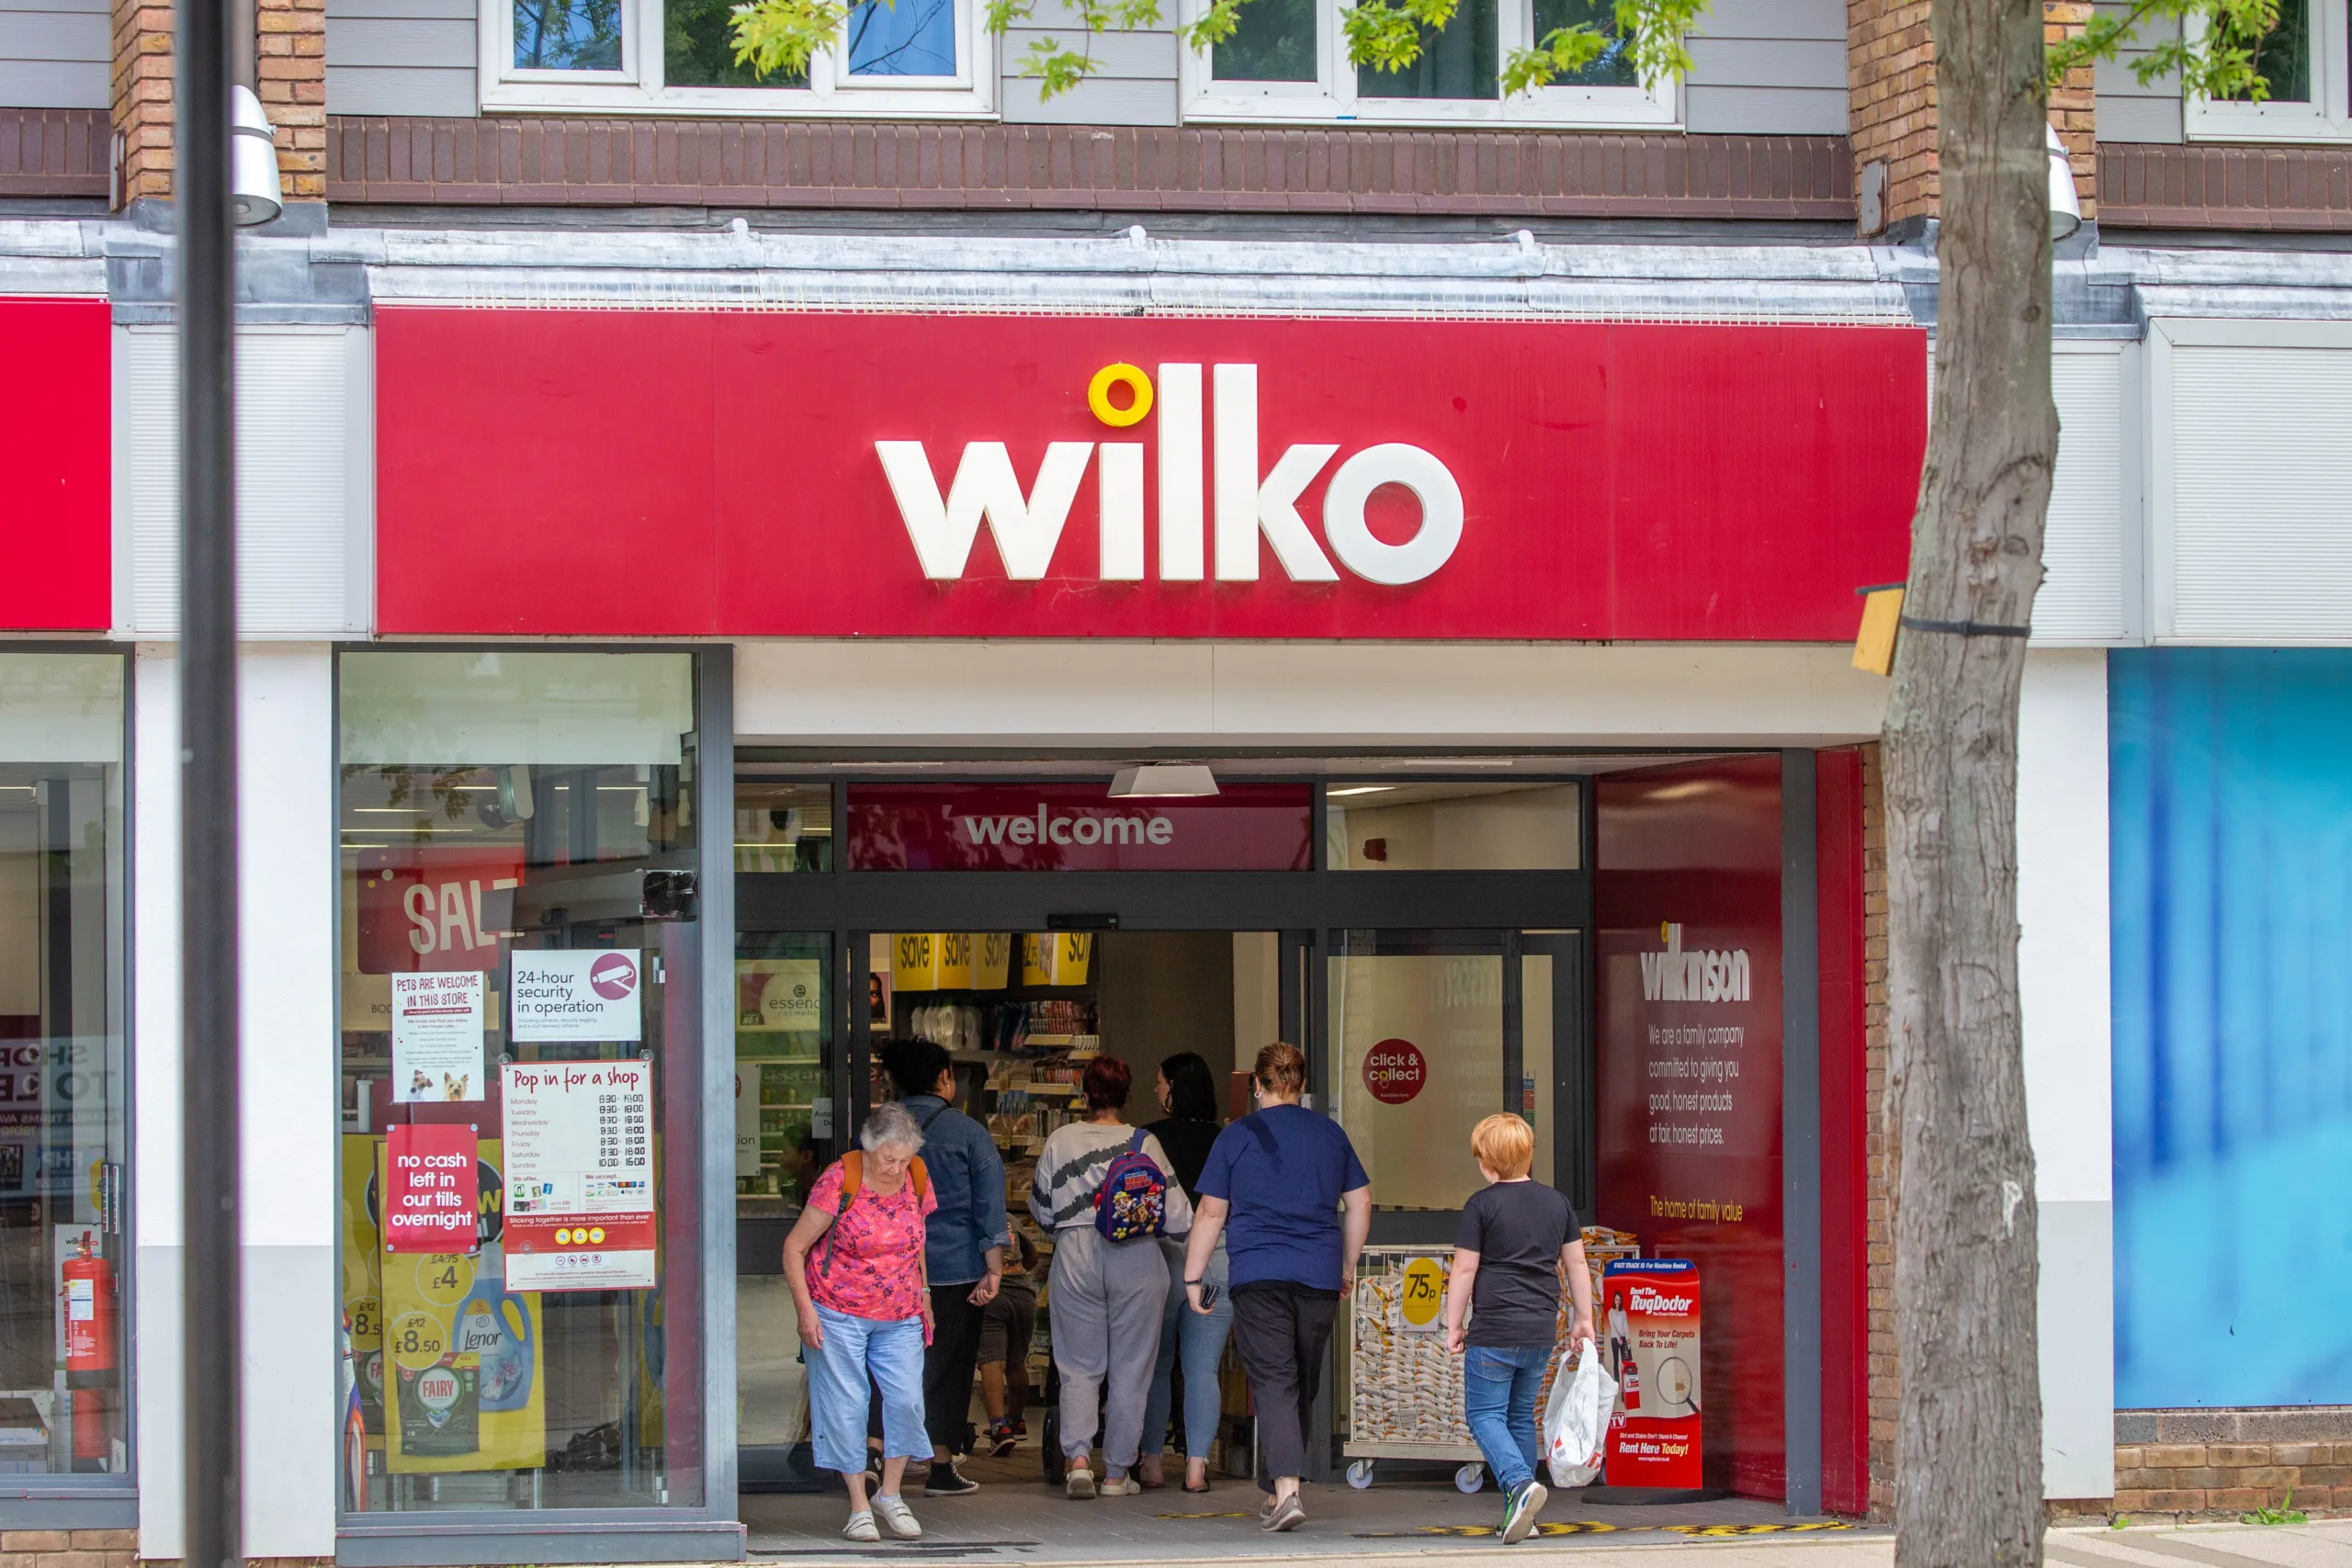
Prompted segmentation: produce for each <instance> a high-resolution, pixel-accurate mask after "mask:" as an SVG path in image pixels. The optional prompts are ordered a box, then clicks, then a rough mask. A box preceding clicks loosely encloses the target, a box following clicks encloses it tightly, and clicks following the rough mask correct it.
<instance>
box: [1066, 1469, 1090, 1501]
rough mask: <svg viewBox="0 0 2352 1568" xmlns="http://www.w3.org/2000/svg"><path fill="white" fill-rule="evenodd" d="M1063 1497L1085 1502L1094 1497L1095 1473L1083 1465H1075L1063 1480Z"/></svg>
mask: <svg viewBox="0 0 2352 1568" xmlns="http://www.w3.org/2000/svg"><path fill="white" fill-rule="evenodd" d="M1062 1495H1064V1496H1065V1497H1069V1498H1071V1499H1074V1500H1076V1501H1079V1502H1084V1501H1085V1500H1086V1499H1088V1498H1090V1497H1091V1496H1093V1495H1094V1472H1092V1471H1091V1470H1089V1469H1087V1468H1086V1466H1084V1465H1082V1464H1073V1465H1071V1466H1070V1467H1069V1474H1068V1475H1067V1476H1065V1477H1063V1479H1062Z"/></svg>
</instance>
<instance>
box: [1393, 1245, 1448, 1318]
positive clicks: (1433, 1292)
mask: <svg viewBox="0 0 2352 1568" xmlns="http://www.w3.org/2000/svg"><path fill="white" fill-rule="evenodd" d="M1445 1280H1446V1269H1445V1260H1444V1259H1443V1258H1408V1259H1407V1260H1406V1262H1405V1288H1404V1289H1403V1290H1402V1291H1400V1292H1397V1315H1399V1316H1400V1317H1402V1318H1403V1319H1404V1320H1405V1321H1404V1323H1403V1325H1401V1326H1402V1327H1403V1328H1404V1330H1405V1332H1406V1333H1408V1334H1432V1333H1435V1332H1436V1331H1437V1330H1438V1329H1440V1328H1442V1327H1444V1326H1445Z"/></svg>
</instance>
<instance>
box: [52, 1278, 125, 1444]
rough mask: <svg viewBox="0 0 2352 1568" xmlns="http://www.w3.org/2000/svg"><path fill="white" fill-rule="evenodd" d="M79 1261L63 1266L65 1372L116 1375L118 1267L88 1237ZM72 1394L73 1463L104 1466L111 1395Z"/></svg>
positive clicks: (78, 1391)
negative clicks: (115, 1278) (116, 1271)
mask: <svg viewBox="0 0 2352 1568" xmlns="http://www.w3.org/2000/svg"><path fill="white" fill-rule="evenodd" d="M77 1245H78V1246H79V1247H80V1248H81V1252H80V1254H79V1256H77V1257H74V1258H67V1259H66V1260H65V1263H64V1268H63V1272H64V1275H65V1370H66V1371H67V1372H68V1373H69V1374H72V1373H77V1372H79V1373H89V1372H110V1371H114V1369H115V1317H116V1311H117V1306H116V1302H115V1288H114V1265H113V1264H112V1263H109V1262H107V1259H106V1258H103V1257H102V1256H100V1255H99V1254H98V1253H97V1251H96V1247H95V1243H94V1240H93V1235H92V1233H91V1232H89V1231H84V1232H83V1233H82V1235H81V1239H80V1241H79V1243H78V1244H77ZM73 1393H74V1458H75V1459H77V1460H105V1459H106V1458H107V1457H108V1454H109V1450H110V1444H109V1441H108V1439H109V1438H110V1437H111V1434H110V1433H109V1431H108V1430H107V1427H108V1426H109V1422H108V1419H107V1416H108V1411H107V1404H108V1403H109V1401H108V1399H107V1393H106V1391H105V1390H104V1389H100V1388H88V1387H83V1388H76V1389H74V1391H73Z"/></svg>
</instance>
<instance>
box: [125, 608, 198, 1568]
mask: <svg viewBox="0 0 2352 1568" xmlns="http://www.w3.org/2000/svg"><path fill="white" fill-rule="evenodd" d="M178 680H179V661H178V660H177V659H176V658H175V657H174V649H173V647H172V645H171V644H169V643H141V644H140V645H139V649H138V657H137V658H136V659H134V660H132V661H131V688H130V703H131V709H130V714H131V717H130V723H131V747H132V759H131V795H130V818H131V840H130V843H131V864H130V929H131V942H132V944H133V951H134V952H135V953H137V955H138V956H137V962H136V963H134V964H132V965H131V976H132V981H131V984H132V990H131V998H130V1008H131V1035H130V1038H131V1049H132V1053H133V1055H132V1067H131V1080H130V1081H131V1093H132V1096H133V1100H134V1104H135V1107H136V1112H137V1114H136V1115H135V1117H134V1119H133V1122H132V1130H133V1134H134V1138H135V1145H134V1152H133V1155H132V1158H131V1163H130V1180H131V1193H132V1202H133V1204H134V1209H133V1213H132V1215H131V1220H132V1224H133V1225H134V1226H135V1234H134V1240H135V1243H136V1245H137V1247H138V1249H139V1273H138V1278H137V1280H136V1281H135V1283H134V1290H135V1292H136V1293H135V1296H134V1299H133V1302H132V1306H131V1312H132V1333H133V1334H134V1336H135V1337H136V1346H137V1354H138V1361H137V1366H138V1384H137V1386H136V1388H134V1389H133V1391H132V1398H133V1400H134V1401H135V1402H136V1408H137V1415H138V1421H139V1427H138V1443H139V1460H138V1467H139V1551H140V1553H141V1556H145V1557H177V1556H179V1555H180V1540H181V1536H180V1506H181V1500H182V1492H181V1487H180V1465H181V1462H182V1456H183V1453H184V1451H185V1450H183V1447H182V1445H181V1442H180V1410H181V1403H180V1378H181V1375H182V1366H183V1363H182V1361H181V1359H180V1344H181V1337H180V1247H181V1243H182V1240H183V1238H184V1237H185V1235H186V1234H187V1233H186V1230H185V1229H184V1227H183V1226H182V1224H181V1222H180V795H179V783H180V768H179V750H180V713H179V690H178V685H177V682H178Z"/></svg>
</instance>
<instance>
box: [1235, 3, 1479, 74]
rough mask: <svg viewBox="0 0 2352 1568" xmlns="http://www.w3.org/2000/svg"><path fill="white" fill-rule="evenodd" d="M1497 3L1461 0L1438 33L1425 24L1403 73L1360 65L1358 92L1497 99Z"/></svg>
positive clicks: (1358, 68) (1357, 72)
mask: <svg viewBox="0 0 2352 1568" xmlns="http://www.w3.org/2000/svg"><path fill="white" fill-rule="evenodd" d="M1496 4H1497V0H1464V4H1463V6H1461V8H1460V9H1459V10H1457V11H1455V12H1454V13H1453V20H1452V21H1450V22H1448V23H1446V25H1445V26H1444V28H1442V29H1440V28H1431V27H1428V26H1426V25H1424V26H1423V27H1422V28H1421V29H1420V31H1421V52H1420V53H1419V56H1417V57H1416V58H1415V59H1414V61H1413V63H1412V64H1410V65H1408V66H1407V67H1405V69H1403V70H1402V71H1378V70H1374V68H1373V67H1372V66H1369V65H1363V66H1358V67H1357V68H1356V92H1357V93H1358V94H1359V95H1361V96H1364V97H1367V98H1492V97H1495V96H1498V95H1497V90H1496V85H1495V68H1496V60H1497V53H1496V50H1497V45H1496V41H1495V7H1496ZM1244 9H1247V7H1244Z"/></svg>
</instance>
